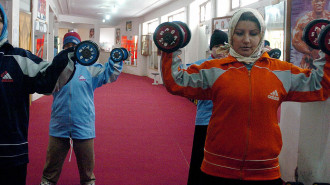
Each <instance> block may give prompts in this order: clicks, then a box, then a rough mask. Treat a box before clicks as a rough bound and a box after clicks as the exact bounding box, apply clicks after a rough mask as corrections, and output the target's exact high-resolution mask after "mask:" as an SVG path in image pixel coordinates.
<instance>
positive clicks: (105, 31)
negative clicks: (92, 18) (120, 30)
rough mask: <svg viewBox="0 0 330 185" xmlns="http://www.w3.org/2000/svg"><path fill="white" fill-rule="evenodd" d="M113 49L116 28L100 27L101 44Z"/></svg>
mask: <svg viewBox="0 0 330 185" xmlns="http://www.w3.org/2000/svg"><path fill="white" fill-rule="evenodd" d="M102 43H104V45H105V46H106V48H109V50H112V46H113V45H115V28H100V44H101V45H102Z"/></svg>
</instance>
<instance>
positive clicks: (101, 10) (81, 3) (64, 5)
mask: <svg viewBox="0 0 330 185" xmlns="http://www.w3.org/2000/svg"><path fill="white" fill-rule="evenodd" d="M173 1H174V0H53V2H54V4H55V6H56V8H57V14H58V15H59V16H61V17H71V19H70V18H69V19H63V20H62V21H66V22H69V20H72V17H73V16H74V17H79V18H81V19H84V18H86V19H88V20H90V21H97V22H100V23H102V24H107V25H110V26H116V25H117V24H119V23H120V21H121V20H123V19H129V18H135V17H140V16H143V15H144V14H146V13H148V12H151V11H153V10H156V9H157V8H159V7H160V6H163V5H166V4H168V3H170V2H173ZM113 10H115V11H113ZM106 15H110V18H109V19H106ZM103 19H105V20H104V21H105V22H104V23H103V22H102V21H103ZM74 20H76V19H74ZM72 22H73V21H72Z"/></svg>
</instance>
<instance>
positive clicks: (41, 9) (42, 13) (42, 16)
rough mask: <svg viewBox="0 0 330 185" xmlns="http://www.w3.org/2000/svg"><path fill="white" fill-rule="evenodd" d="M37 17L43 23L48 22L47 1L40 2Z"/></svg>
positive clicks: (41, 0) (40, 0)
mask: <svg viewBox="0 0 330 185" xmlns="http://www.w3.org/2000/svg"><path fill="white" fill-rule="evenodd" d="M37 17H38V18H39V19H41V20H43V21H46V0H39V1H38V11H37Z"/></svg>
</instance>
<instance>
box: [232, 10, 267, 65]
mask: <svg viewBox="0 0 330 185" xmlns="http://www.w3.org/2000/svg"><path fill="white" fill-rule="evenodd" d="M245 12H251V13H252V14H253V15H254V16H255V17H256V18H257V20H258V21H259V24H260V28H261V30H260V34H261V39H260V42H259V44H258V46H257V48H256V50H255V51H254V52H253V53H252V54H251V55H250V56H249V57H244V56H242V55H240V54H238V53H237V52H236V51H235V50H234V49H233V47H232V42H233V41H232V39H233V35H234V31H235V28H236V25H237V23H238V20H239V19H240V17H241V15H242V14H243V13H245ZM229 25H230V27H229V35H228V42H229V45H230V49H229V54H230V55H231V56H233V57H235V58H236V59H237V60H238V61H239V62H243V63H248V64H249V63H254V62H255V61H256V60H258V58H260V56H261V55H262V54H263V48H264V37H265V30H266V26H265V22H264V19H263V17H262V15H261V14H260V13H259V12H258V11H257V10H255V9H252V8H242V9H239V10H238V11H237V12H235V13H234V15H233V17H232V18H231V20H230V23H229Z"/></svg>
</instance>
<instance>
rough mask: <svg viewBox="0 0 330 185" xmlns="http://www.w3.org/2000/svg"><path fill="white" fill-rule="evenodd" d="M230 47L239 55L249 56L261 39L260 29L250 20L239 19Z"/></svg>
mask: <svg viewBox="0 0 330 185" xmlns="http://www.w3.org/2000/svg"><path fill="white" fill-rule="evenodd" d="M232 40H233V41H232V47H233V49H234V50H235V51H236V52H237V53H238V54H240V55H242V56H244V57H249V56H251V54H252V53H253V52H254V51H255V49H256V48H257V47H258V44H259V42H260V40H261V34H260V29H259V28H258V26H257V24H256V23H255V22H252V21H239V22H238V23H237V25H236V28H235V30H234V35H233V38H232Z"/></svg>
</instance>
